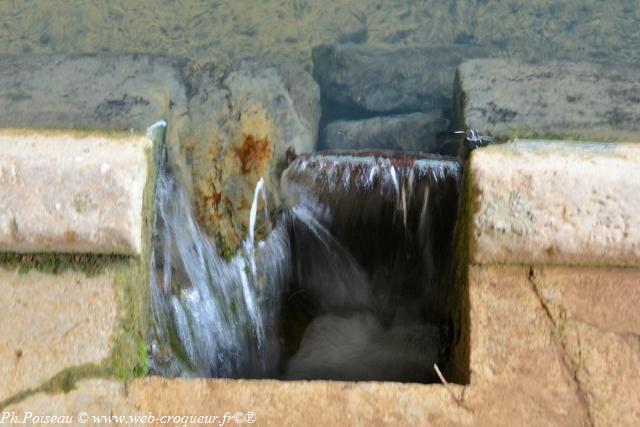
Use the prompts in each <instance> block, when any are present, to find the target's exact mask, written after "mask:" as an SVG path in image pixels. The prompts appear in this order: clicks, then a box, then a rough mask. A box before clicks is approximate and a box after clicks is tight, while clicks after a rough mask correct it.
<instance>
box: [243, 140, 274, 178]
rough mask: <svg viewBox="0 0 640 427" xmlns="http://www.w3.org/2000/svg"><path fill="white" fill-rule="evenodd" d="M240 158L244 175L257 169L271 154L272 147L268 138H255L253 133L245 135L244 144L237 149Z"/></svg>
mask: <svg viewBox="0 0 640 427" xmlns="http://www.w3.org/2000/svg"><path fill="white" fill-rule="evenodd" d="M237 154H238V158H239V159H240V163H241V166H240V170H241V172H242V174H243V175H246V174H248V173H249V172H251V171H252V170H254V169H257V168H258V167H259V166H260V164H262V163H264V162H265V160H267V159H268V158H269V157H270V156H271V147H270V146H269V141H268V140H267V139H266V138H262V139H255V138H254V137H253V136H252V135H245V137H244V142H243V143H242V146H241V147H240V148H238V149H237Z"/></svg>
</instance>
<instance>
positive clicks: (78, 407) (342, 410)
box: [0, 377, 472, 426]
mask: <svg viewBox="0 0 640 427" xmlns="http://www.w3.org/2000/svg"><path fill="white" fill-rule="evenodd" d="M459 389H460V387H459V386H452V391H454V392H456V393H459V392H460V390H459ZM4 411H5V412H8V413H10V414H12V415H15V416H17V417H19V418H18V419H23V418H22V417H24V414H25V413H26V412H27V411H30V412H32V413H34V414H51V415H54V414H57V415H61V414H65V415H68V416H73V417H74V419H77V414H78V413H79V412H86V413H87V415H88V416H89V417H91V416H93V415H100V414H102V415H107V416H109V415H114V416H123V417H124V418H122V419H121V420H120V423H121V424H124V425H129V424H134V423H131V421H130V420H131V419H130V418H129V417H128V416H129V415H133V416H135V415H136V414H138V415H148V416H154V417H156V422H157V424H160V423H162V421H161V420H160V418H161V417H163V416H164V417H172V416H173V417H185V416H186V417H194V418H195V419H197V417H200V416H204V417H217V419H215V421H211V422H209V424H215V425H222V423H223V420H224V422H226V423H234V421H233V419H232V420H231V421H229V419H224V416H225V414H227V416H231V417H233V416H235V414H236V412H242V416H243V417H246V416H247V414H248V413H252V414H253V415H254V416H255V419H254V422H255V424H256V425H261V426H263V425H264V426H282V425H309V426H326V425H354V426H366V425H398V426H404V425H406V426H413V425H447V426H461V425H472V422H471V421H472V416H471V414H470V413H469V412H467V411H464V410H463V409H461V408H459V407H458V406H457V404H456V403H455V401H454V399H453V398H452V397H451V394H450V393H449V391H447V390H445V389H444V387H441V386H424V385H417V384H398V383H339V382H333V381H314V382H309V381H290V382H280V381H269V380H261V381H255V380H254V381H251V380H212V379H167V378H158V377H150V378H144V379H139V380H135V381H132V382H130V383H129V384H127V388H126V391H125V389H124V386H123V385H122V384H120V383H118V382H114V381H105V380H87V381H82V382H80V383H79V384H77V388H76V389H75V390H73V391H71V392H69V393H67V394H64V395H61V394H46V393H38V394H36V395H33V396H30V397H28V398H27V399H25V400H23V401H21V402H19V403H17V404H14V405H11V406H8V407H7V408H5V409H4ZM0 416H2V413H1V412H0ZM180 419H181V418H177V419H176V418H174V419H173V422H169V423H168V422H164V424H170V425H182V424H183V422H184V421H179V420H180ZM247 419H248V418H247ZM241 420H242V421H244V420H245V419H244V418H241ZM244 423H245V424H249V423H247V422H246V421H244ZM195 424H197V423H196V422H189V421H187V425H195ZM201 424H202V423H201ZM251 424H252V423H251Z"/></svg>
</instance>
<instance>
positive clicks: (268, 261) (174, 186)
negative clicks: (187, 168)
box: [151, 161, 291, 378]
mask: <svg viewBox="0 0 640 427" xmlns="http://www.w3.org/2000/svg"><path fill="white" fill-rule="evenodd" d="M260 195H262V199H263V201H264V203H265V212H266V198H265V197H264V188H263V183H262V180H261V181H260V182H259V183H258V185H257V186H256V190H255V195H254V200H253V205H252V207H251V219H250V229H249V237H248V238H247V240H246V241H245V242H244V243H243V247H242V251H241V253H239V254H237V255H236V256H235V257H234V258H233V259H231V260H226V259H224V258H223V257H222V256H220V255H219V253H218V250H217V248H216V246H215V244H214V243H213V242H212V241H211V240H210V239H209V238H208V237H207V235H206V234H205V233H204V232H203V231H202V230H200V228H199V227H198V224H197V223H196V221H195V219H194V215H193V213H192V211H191V203H190V202H189V199H188V197H187V194H186V192H185V191H184V189H183V188H182V187H181V186H180V185H179V183H178V182H177V181H176V179H175V178H174V176H173V175H172V173H171V172H170V171H169V170H168V168H167V166H166V162H165V161H162V163H161V165H160V170H159V174H158V182H157V189H156V224H155V235H154V249H153V254H152V257H151V271H152V272H155V273H156V274H151V289H152V298H153V316H154V329H153V331H152V333H153V339H152V345H153V346H152V356H153V357H152V359H151V369H152V370H153V371H155V372H156V373H160V374H163V375H168V376H175V375H194V376H212V377H250V378H256V377H257V378H259V377H267V376H274V375H276V370H277V367H278V360H279V342H278V341H279V334H278V331H279V317H278V316H279V310H280V308H279V307H280V299H281V295H282V292H283V290H284V289H285V288H286V286H287V283H288V281H289V276H290V271H289V266H290V264H291V262H290V259H289V258H290V251H289V241H288V236H287V233H286V230H285V229H284V228H283V227H282V226H276V227H275V228H274V230H273V231H272V232H271V234H270V235H269V237H268V238H267V239H266V240H265V241H261V242H259V243H258V244H257V245H256V242H255V241H254V229H255V225H256V221H257V213H258V202H259V198H260ZM266 220H268V218H266Z"/></svg>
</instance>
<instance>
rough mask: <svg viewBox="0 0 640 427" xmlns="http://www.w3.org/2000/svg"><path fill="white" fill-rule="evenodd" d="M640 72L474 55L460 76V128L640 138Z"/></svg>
mask: <svg viewBox="0 0 640 427" xmlns="http://www.w3.org/2000/svg"><path fill="white" fill-rule="evenodd" d="M638 81H640V71H638V69H637V67H631V66H625V65H622V64H620V63H615V64H611V65H609V64H586V63H585V64H580V63H566V62H548V63H547V62H545V63H538V64H531V63H523V62H519V61H517V60H502V59H474V60H470V61H467V62H465V63H463V64H462V65H460V67H459V69H458V76H457V78H456V90H455V91H456V95H455V105H456V111H455V116H456V126H458V127H465V126H466V127H467V128H470V129H478V130H479V131H481V132H484V133H488V134H490V135H493V136H494V137H497V138H499V139H509V138H514V137H521V138H530V137H540V138H560V139H572V138H578V139H586V140H594V139H595V140H599V141H600V140H602V141H606V140H612V141H631V142H636V141H638V140H640V138H639V136H640V102H638V101H639V100H640V85H638Z"/></svg>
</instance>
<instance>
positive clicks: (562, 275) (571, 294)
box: [534, 267, 640, 336]
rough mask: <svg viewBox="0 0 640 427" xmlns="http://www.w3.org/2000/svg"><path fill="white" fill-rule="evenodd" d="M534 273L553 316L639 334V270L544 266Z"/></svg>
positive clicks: (611, 330)
mask: <svg viewBox="0 0 640 427" xmlns="http://www.w3.org/2000/svg"><path fill="white" fill-rule="evenodd" d="M534 272H535V276H534V279H535V283H536V286H537V290H538V292H539V293H540V296H541V298H543V299H544V301H545V304H546V305H547V307H548V309H549V311H550V312H551V313H552V315H553V316H554V317H555V318H557V319H561V318H567V317H570V318H571V319H574V320H575V321H577V322H581V323H584V324H587V325H591V326H592V327H595V328H597V329H599V330H601V331H605V332H611V333H614V334H618V335H627V334H631V335H637V336H640V310H638V307H640V270H638V269H634V268H574V267H553V268H552V267H545V268H535V269H534Z"/></svg>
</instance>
